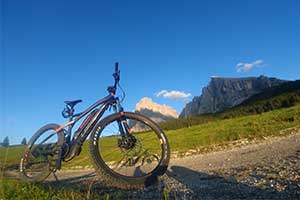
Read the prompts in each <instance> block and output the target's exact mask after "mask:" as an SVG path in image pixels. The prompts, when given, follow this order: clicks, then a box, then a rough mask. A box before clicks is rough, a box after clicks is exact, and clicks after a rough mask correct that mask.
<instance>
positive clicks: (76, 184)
mask: <svg viewBox="0 0 300 200" xmlns="http://www.w3.org/2000/svg"><path fill="white" fill-rule="evenodd" d="M74 176H75V174H74ZM45 184H46V185H48V186H51V187H54V188H64V189H79V190H81V191H83V192H87V191H90V192H92V193H94V194H97V196H99V197H105V196H106V195H108V196H109V197H110V199H168V198H169V199H300V195H299V191H296V190H295V187H294V186H295V185H297V184H299V182H295V183H293V182H289V183H287V188H286V189H285V190H284V191H282V192H279V191H277V190H275V189H274V188H272V187H264V188H261V187H258V186H255V185H248V184H245V183H241V182H238V181H237V180H236V179H235V178H234V177H233V176H227V175H226V177H223V176H222V175H218V174H217V172H216V173H212V174H207V173H202V172H198V171H194V170H192V169H188V168H185V167H181V166H172V167H170V169H169V170H168V171H167V172H166V175H164V176H162V178H160V179H159V180H158V182H157V183H156V184H154V185H151V186H150V187H147V188H144V189H139V190H121V189H117V188H113V187H110V186H107V185H106V184H104V183H102V182H101V180H100V179H99V177H98V176H96V174H95V172H91V173H88V174H85V175H82V176H77V177H72V178H62V179H60V180H59V181H58V182H57V181H49V182H46V183H45ZM166 197H167V198H166Z"/></svg>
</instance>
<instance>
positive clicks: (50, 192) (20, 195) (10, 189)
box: [0, 178, 124, 200]
mask: <svg viewBox="0 0 300 200" xmlns="http://www.w3.org/2000/svg"><path fill="white" fill-rule="evenodd" d="M0 185H1V187H0V200H4V199H5V200H6V199H11V200H78V199H82V200H85V199H86V200H89V199H120V198H122V197H123V196H124V194H123V193H122V191H118V190H115V191H107V192H99V191H98V192H96V191H94V190H92V188H90V187H89V188H79V187H74V185H71V186H69V187H66V186H63V188H62V186H60V185H57V186H55V185H47V184H42V183H25V182H22V181H19V180H15V179H9V178H4V179H1V180H0Z"/></svg>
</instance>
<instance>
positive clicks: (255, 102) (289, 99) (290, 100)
mask: <svg viewBox="0 0 300 200" xmlns="http://www.w3.org/2000/svg"><path fill="white" fill-rule="evenodd" d="M295 105H300V80H297V81H288V82H283V83H281V84H279V85H277V86H274V87H271V88H267V89H264V90H262V91H261V92H260V93H258V94H255V95H253V96H252V97H250V98H248V99H247V100H245V101H243V102H242V103H240V104H239V105H236V106H235V107H233V108H228V109H226V110H224V111H223V112H219V113H213V114H202V115H197V116H192V117H187V118H184V119H177V120H172V121H168V122H164V123H162V124H161V127H162V128H163V129H166V130H171V129H178V128H184V127H190V126H193V125H198V124H203V123H206V122H209V121H215V120H220V119H227V118H234V117H238V116H244V115H251V114H260V113H263V112H268V111H271V110H276V109H280V108H286V107H291V106H295ZM299 109H300V107H299Z"/></svg>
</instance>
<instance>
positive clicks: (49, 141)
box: [20, 124, 64, 182]
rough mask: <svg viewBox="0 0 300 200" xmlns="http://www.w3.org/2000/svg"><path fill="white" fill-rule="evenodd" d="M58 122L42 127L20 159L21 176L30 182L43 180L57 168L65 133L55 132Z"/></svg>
mask: <svg viewBox="0 0 300 200" xmlns="http://www.w3.org/2000/svg"><path fill="white" fill-rule="evenodd" d="M58 126H59V125H57V124H47V125H45V126H43V127H42V128H40V129H39V130H38V131H37V132H36V133H35V134H34V135H33V136H32V138H31V139H30V140H29V142H28V145H27V146H26V147H25V150H24V153H23V157H22V159H21V161H20V177H21V179H23V180H25V181H29V182H35V181H43V180H45V179H46V178H47V177H48V176H49V174H50V173H51V172H52V171H55V170H56V162H57V159H58V158H59V154H60V151H61V146H62V145H63V142H64V133H63V131H60V132H58V133H56V132H55V128H57V127H58Z"/></svg>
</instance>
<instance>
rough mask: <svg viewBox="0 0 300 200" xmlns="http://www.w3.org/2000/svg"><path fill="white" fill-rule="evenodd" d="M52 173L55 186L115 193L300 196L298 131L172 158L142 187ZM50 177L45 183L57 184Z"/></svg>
mask: <svg viewBox="0 0 300 200" xmlns="http://www.w3.org/2000/svg"><path fill="white" fill-rule="evenodd" d="M57 175H58V177H59V180H60V182H59V183H58V185H60V187H64V186H66V185H69V186H70V185H72V186H79V187H83V188H89V189H90V190H92V191H93V192H99V193H108V194H110V196H111V197H115V198H120V197H121V198H143V199H148V198H149V199H161V198H164V197H165V196H168V197H170V199H300V133H297V134H292V135H289V136H286V137H277V138H266V140H264V141H260V142H256V143H255V144H250V145H246V144H245V145H241V146H239V147H233V148H232V149H230V150H223V151H218V152H212V153H206V154H202V155H194V156H188V157H185V158H177V159H173V160H171V164H170V167H169V170H168V172H167V173H166V175H164V176H163V177H162V178H160V180H159V183H158V184H156V185H153V186H151V187H148V188H146V189H142V190H134V191H125V190H118V189H116V188H110V187H107V186H106V185H104V184H101V183H97V177H96V176H95V173H94V171H93V170H81V171H78V170H76V171H61V172H59V173H57ZM52 180H53V177H52V179H51V177H50V179H49V181H50V182H49V184H55V185H57V183H56V182H53V181H52Z"/></svg>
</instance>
